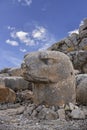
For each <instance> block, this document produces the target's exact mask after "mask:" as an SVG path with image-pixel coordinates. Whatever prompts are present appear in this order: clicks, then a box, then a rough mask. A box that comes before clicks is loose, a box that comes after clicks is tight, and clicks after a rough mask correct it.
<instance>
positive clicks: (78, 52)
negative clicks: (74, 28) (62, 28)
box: [48, 19, 87, 73]
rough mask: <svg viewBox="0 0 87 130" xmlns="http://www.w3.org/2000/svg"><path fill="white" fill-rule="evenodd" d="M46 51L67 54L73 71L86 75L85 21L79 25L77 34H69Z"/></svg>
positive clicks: (86, 33) (86, 45) (86, 29)
mask: <svg viewBox="0 0 87 130" xmlns="http://www.w3.org/2000/svg"><path fill="white" fill-rule="evenodd" d="M48 50H52V51H53V50H56V51H61V52H63V53H65V54H67V55H68V56H69V57H70V59H71V61H72V63H73V65H74V68H75V69H77V70H79V71H80V73H87V19H85V20H84V21H83V24H81V25H80V27H79V29H78V33H75V32H74V33H72V34H70V35H69V36H68V37H67V38H64V39H63V40H61V41H59V42H57V43H55V44H53V45H52V46H51V47H50V48H48Z"/></svg>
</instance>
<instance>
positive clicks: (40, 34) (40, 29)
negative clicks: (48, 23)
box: [32, 27, 46, 40]
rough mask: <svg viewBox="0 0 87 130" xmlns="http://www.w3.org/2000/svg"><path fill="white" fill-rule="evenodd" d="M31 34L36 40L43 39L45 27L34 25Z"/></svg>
mask: <svg viewBox="0 0 87 130" xmlns="http://www.w3.org/2000/svg"><path fill="white" fill-rule="evenodd" d="M32 36H33V38H36V39H38V40H44V39H45V37H46V29H45V28H44V27H36V29H35V30H33V32H32Z"/></svg>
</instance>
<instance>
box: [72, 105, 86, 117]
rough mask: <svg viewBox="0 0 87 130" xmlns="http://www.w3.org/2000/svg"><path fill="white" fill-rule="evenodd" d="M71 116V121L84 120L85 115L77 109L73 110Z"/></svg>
mask: <svg viewBox="0 0 87 130" xmlns="http://www.w3.org/2000/svg"><path fill="white" fill-rule="evenodd" d="M71 116H72V118H73V119H85V114H84V112H83V111H82V110H80V109H79V108H78V109H74V110H73V111H72V112H71Z"/></svg>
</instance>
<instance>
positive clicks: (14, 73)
mask: <svg viewBox="0 0 87 130" xmlns="http://www.w3.org/2000/svg"><path fill="white" fill-rule="evenodd" d="M8 74H9V75H10V76H22V74H23V70H22V69H21V68H11V69H9V70H8Z"/></svg>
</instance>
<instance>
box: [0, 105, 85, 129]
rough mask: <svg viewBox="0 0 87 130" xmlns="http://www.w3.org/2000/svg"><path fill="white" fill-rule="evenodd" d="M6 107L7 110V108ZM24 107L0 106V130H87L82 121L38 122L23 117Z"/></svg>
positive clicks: (37, 120)
mask: <svg viewBox="0 0 87 130" xmlns="http://www.w3.org/2000/svg"><path fill="white" fill-rule="evenodd" d="M7 107H8V108H7ZM25 108H26V105H20V104H15V105H10V107H9V105H3V107H2V105H1V106H0V130H87V119H84V120H68V121H67V120H65V119H61V120H60V119H56V120H40V119H36V118H35V119H30V118H28V116H27V117H26V116H25V115H24V112H25V111H26V109H25Z"/></svg>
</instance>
